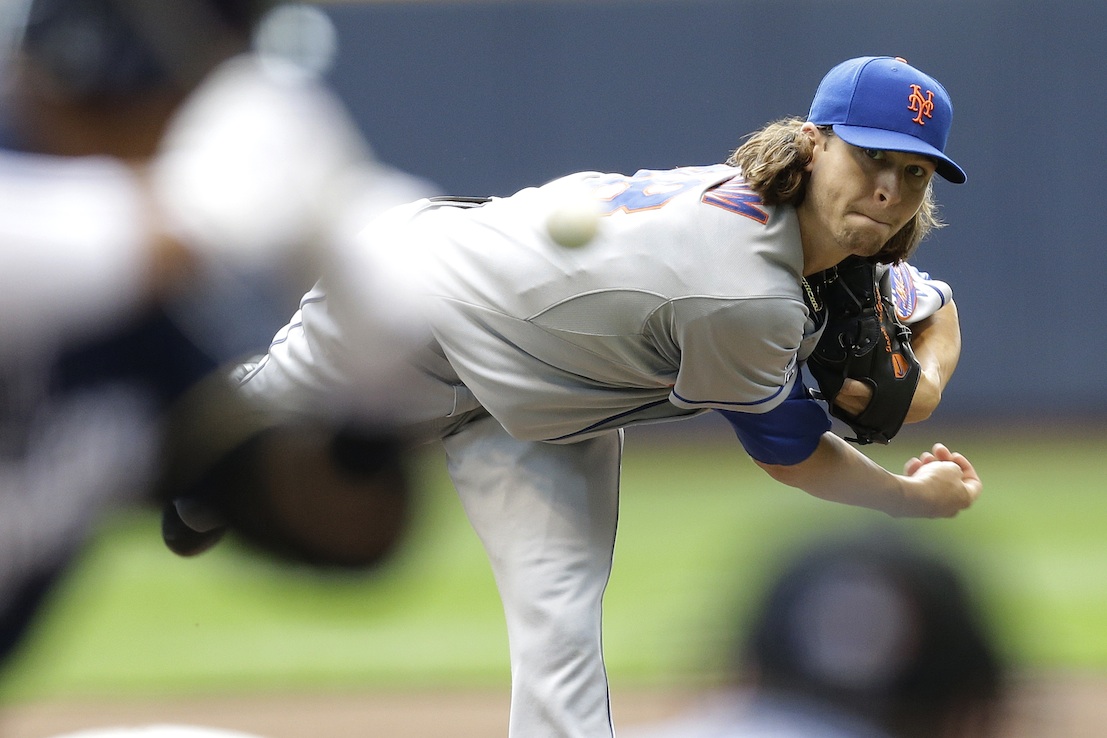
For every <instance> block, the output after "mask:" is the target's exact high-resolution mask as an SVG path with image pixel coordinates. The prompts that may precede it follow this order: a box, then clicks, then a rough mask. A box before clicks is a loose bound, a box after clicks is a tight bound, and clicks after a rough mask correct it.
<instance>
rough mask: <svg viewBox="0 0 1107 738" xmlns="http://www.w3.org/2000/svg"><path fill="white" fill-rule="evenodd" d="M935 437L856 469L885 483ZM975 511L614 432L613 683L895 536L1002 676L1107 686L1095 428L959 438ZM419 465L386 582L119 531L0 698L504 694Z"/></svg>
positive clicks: (486, 585) (474, 590)
mask: <svg viewBox="0 0 1107 738" xmlns="http://www.w3.org/2000/svg"><path fill="white" fill-rule="evenodd" d="M935 435H936V434H935V433H934V432H930V433H925V432H922V431H918V430H912V431H910V432H905V433H904V434H903V435H902V436H901V438H900V439H897V440H896V442H895V443H894V444H893V445H892V446H890V447H887V448H879V449H876V450H875V451H872V452H871V453H870V455H872V456H873V457H874V458H876V459H878V460H879V461H881V462H882V463H884V464H885V465H887V466H889V468H893V469H898V468H899V467H900V465H901V464H902V462H903V460H905V459H906V458H907V456H909V455H911V454H912V453H915V452H917V451H919V450H922V449H923V448H925V445H926V444H927V443H929V439H930V438H931V437H932V436H935ZM941 437H942V438H943V440H946V441H947V442H948V443H950V445H951V446H954V447H956V448H958V449H959V450H963V451H964V452H965V453H966V454H967V455H969V456H970V458H972V459H973V461H974V462H975V463H976V465H977V467H978V469H979V470H980V472H981V475H982V477H983V478H984V480H985V483H986V490H985V496H984V497H983V498H982V499H981V501H980V502H979V503H978V504H977V505H976V506H975V507H974V508H973V509H972V510H970V511H968V512H967V513H964V514H963V515H961V516H960V517H958V518H957V519H955V520H952V521H908V522H903V521H899V522H895V523H892V521H890V520H889V519H887V518H885V517H884V516H882V515H879V514H876V513H871V512H868V511H864V510H855V509H849V508H845V507H841V506H836V505H831V504H829V503H825V502H821V501H818V500H815V499H812V498H809V497H807V496H806V495H804V494H803V493H801V492H798V491H796V490H792V489H789V488H786V487H781V486H779V485H776V484H775V483H773V482H772V481H771V480H769V479H768V478H767V477H766V476H765V475H764V474H763V473H762V472H760V471H759V470H758V469H757V468H756V467H754V465H753V464H752V463H751V462H750V461H749V459H748V458H747V457H746V456H745V455H744V453H742V452H741V450H740V448H739V447H738V446H737V445H736V444H734V443H733V442H731V441H730V440H729V438H728V435H727V433H726V432H720V433H707V434H706V435H705V436H702V437H701V436H700V435H689V436H687V437H684V438H682V441H681V442H680V443H678V444H675V445H661V444H659V443H658V442H657V440H656V437H655V436H654V435H653V434H641V435H636V434H634V433H632V434H630V435H629V436H628V443H627V453H626V459H625V463H624V484H623V494H622V512H621V518H620V533H619V542H618V545H617V548H616V560H615V573H614V575H613V578H612V581H611V584H610V587H609V590H608V597H607V607H606V611H605V620H606V636H605V639H606V649H607V660H608V666H609V669H610V672H611V677H612V681H613V683H614V684H616V685H622V686H645V685H650V686H654V685H672V684H677V685H692V684H696V683H702V682H710V681H712V680H713V679H715V678H717V676H718V674H719V670H720V669H721V668H722V666H723V664H724V657H725V645H726V639H727V637H728V636H729V635H730V634H731V633H732V632H734V631H735V629H737V628H740V627H741V624H742V622H743V618H744V617H745V613H746V611H747V608H748V607H749V606H750V605H751V604H752V603H753V602H754V600H755V598H756V597H757V596H758V594H759V593H760V591H761V589H762V587H763V586H764V585H765V583H766V580H767V578H768V577H769V576H771V574H772V573H773V571H774V567H775V566H776V564H777V563H778V562H780V561H781V560H782V558H783V557H785V556H786V555H787V553H788V552H789V551H790V550H792V548H793V547H794V546H795V545H797V544H800V543H802V542H803V541H805V540H807V539H808V538H809V537H810V536H812V535H816V534H819V533H823V532H829V531H836V530H849V529H852V528H857V527H863V526H868V525H872V524H876V523H888V524H894V525H897V526H900V527H901V528H903V529H904V531H905V532H910V533H913V534H915V535H918V536H920V537H922V538H923V540H925V541H927V542H930V543H932V544H934V545H937V546H940V547H942V548H943V549H945V550H948V551H949V552H950V555H951V556H953V557H954V559H955V560H956V561H958V562H960V563H961V565H962V566H963V567H964V570H965V572H966V575H967V576H968V577H969V579H970V581H971V582H972V583H973V585H974V587H975V589H976V592H977V594H978V595H979V599H980V601H981V603H982V604H983V605H984V607H985V608H986V611H987V612H988V613H990V614H991V616H992V621H993V623H994V627H995V629H996V632H997V634H998V636H999V638H1000V639H1001V642H1002V643H1003V644H1004V646H1005V648H1006V649H1007V650H1008V652H1009V653H1010V655H1011V658H1012V660H1013V661H1014V663H1015V664H1016V665H1017V666H1020V667H1025V668H1028V669H1038V668H1048V669H1052V668H1059V669H1087V670H1095V671H1102V670H1105V669H1107V495H1105V489H1104V487H1105V485H1104V482H1103V472H1102V465H1103V461H1102V460H1103V458H1104V451H1103V450H1104V448H1107V431H1097V432H1092V433H1084V434H1077V433H1073V434H1072V436H1071V437H1065V436H1059V435H1058V434H1056V433H1049V432H1045V433H1043V434H1042V435H1041V437H1033V438H1032V437H1029V436H1026V435H1024V436H1017V435H1014V434H1006V433H1003V432H1002V431H997V432H996V433H991V434H985V433H983V432H977V433H969V432H968V431H960V430H953V431H952V432H948V433H947V432H942V433H941ZM441 467H442V464H441V460H440V458H439V456H438V455H436V454H433V453H432V454H429V455H428V456H427V457H426V460H425V463H423V464H420V473H421V474H422V476H423V478H424V484H423V495H422V497H421V500H420V505H419V514H418V517H417V519H416V524H415V527H414V529H413V530H412V531H411V534H410V537H409V539H408V541H407V543H406V545H405V546H404V547H403V549H402V550H401V551H400V552H399V553H398V555H397V556H396V557H395V558H394V559H393V560H391V562H390V563H389V564H388V565H387V566H385V567H384V568H383V569H381V570H379V571H377V572H374V573H371V574H363V575H358V576H334V575H327V576H321V575H319V574H317V573H314V572H310V571H306V570H300V569H294V568H290V567H288V566H283V565H280V564H275V563H273V562H270V561H267V560H264V559H261V558H258V557H255V556H253V555H251V554H249V553H248V552H245V551H243V550H241V549H238V548H236V547H235V546H233V545H224V546H221V547H219V548H217V549H215V550H214V551H212V552H209V553H208V554H205V555H204V556H202V557H199V558H197V559H193V560H182V559H178V558H175V557H174V556H173V555H171V554H170V553H169V552H168V551H167V550H165V549H164V547H163V546H162V544H161V541H160V537H159V533H158V524H157V517H156V515H155V514H154V513H152V512H145V511H139V512H133V513H128V514H126V515H121V516H118V517H117V518H113V519H112V520H111V521H110V522H109V523H108V524H107V525H106V526H105V528H104V530H103V531H102V533H101V534H100V535H98V536H97V538H96V539H95V540H94V542H93V544H92V545H91V546H90V548H89V550H88V553H87V555H86V556H85V557H84V559H83V560H82V561H81V563H80V565H79V566H78V567H77V568H75V569H74V570H73V571H72V572H71V574H70V575H69V576H68V578H67V580H66V581H65V582H64V585H63V587H62V588H61V589H60V591H59V592H58V593H57V596H56V597H55V598H54V599H53V601H52V603H51V606H50V608H49V610H48V612H47V613H46V616H45V617H44V618H43V619H42V621H41V623H40V626H39V628H38V629H37V630H36V632H35V633H34V636H33V638H32V639H31V640H30V642H29V643H28V644H27V647H26V648H25V650H24V651H23V653H22V654H21V655H20V657H19V658H18V659H17V660H16V662H15V663H14V664H13V665H12V668H10V669H9V670H8V673H7V674H6V677H5V680H4V682H3V685H2V692H0V697H3V698H4V699H6V700H8V701H17V702H18V701H23V700H29V699H44V698H51V697H72V696H98V695H104V696H116V695H127V696H136V695H143V696H145V695H148V696H156V695H161V694H168V693H172V694H182V693H210V692H223V693H226V692H231V691H240V692H256V691H265V690H346V689H349V690H354V689H366V688H374V689H375V688H397V689H403V688H407V687H414V686H422V687H426V686H434V687H443V686H458V687H461V686H501V685H502V686H504V687H505V688H506V685H507V683H508V670H507V652H506V639H505V635H504V626H503V619H502V615H501V613H500V609H499V602H498V599H497V596H496V592H495V588H494V586H493V583H492V580H491V575H490V574H489V572H488V568H487V566H486V564H485V561H484V558H483V552H482V551H481V549H480V546H479V543H478V542H477V540H476V538H475V536H474V535H473V534H472V532H471V531H470V530H469V528H468V525H467V523H466V521H465V519H464V516H463V514H462V512H461V509H460V506H459V505H458V503H457V501H456V499H455V498H454V496H453V493H452V490H451V488H450V487H449V484H448V482H447V481H446V478H445V475H444V472H443V471H442V468H441Z"/></svg>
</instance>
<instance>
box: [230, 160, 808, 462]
mask: <svg viewBox="0 0 1107 738" xmlns="http://www.w3.org/2000/svg"><path fill="white" fill-rule="evenodd" d="M581 191H587V192H589V193H591V196H592V197H594V198H596V201H597V202H598V203H599V204H600V207H601V208H602V209H603V212H604V213H605V215H604V216H603V217H602V218H601V220H600V226H599V230H598V233H597V235H596V237H595V238H594V239H593V240H592V241H591V242H590V243H588V244H587V245H585V246H584V247H582V248H578V249H566V248H563V247H561V246H559V245H557V244H556V243H554V242H553V240H552V239H551V238H550V235H549V233H548V231H547V230H546V222H547V217H548V216H549V214H550V213H552V212H553V211H555V210H556V208H557V207H558V206H559V205H560V204H561V203H563V202H565V201H567V200H570V199H572V198H574V197H578V196H579V194H580V192H581ZM360 248H361V249H362V252H361V253H360V254H358V257H359V258H361V259H362V260H363V261H361V262H360V263H361V264H362V267H361V268H354V269H352V270H347V272H346V274H344V275H339V276H336V277H335V278H334V280H336V281H338V282H339V283H340V284H341V283H342V282H345V283H348V285H349V286H350V291H351V292H353V291H355V290H354V289H353V285H355V284H356V287H357V289H360V290H366V289H373V288H374V287H373V286H374V285H376V286H378V287H380V288H385V287H386V286H388V285H392V284H394V283H395V280H393V279H389V280H386V281H387V283H388V285H386V284H382V280H381V277H380V275H381V274H388V275H397V274H399V275H402V279H401V281H402V282H404V283H408V284H410V282H411V281H412V280H414V282H416V283H417V284H416V286H413V287H412V289H414V290H417V291H418V292H419V293H420V294H425V295H426V296H427V299H426V300H425V302H423V303H422V312H423V315H424V316H425V319H426V323H427V325H428V326H429V330H430V332H431V333H432V334H433V336H434V338H435V339H436V341H437V345H438V347H439V348H440V351H441V354H442V356H444V357H445V359H447V360H448V364H449V367H450V369H451V370H452V372H454V373H456V378H455V377H453V376H441V374H443V372H442V371H441V370H440V369H438V368H435V367H432V364H433V362H432V361H430V360H429V359H426V358H425V357H417V358H416V363H418V364H420V366H422V368H423V369H424V370H427V371H430V372H431V373H438V374H439V375H440V376H439V378H440V379H442V380H444V381H445V382H447V383H449V384H451V385H454V386H456V385H457V384H462V385H463V386H464V388H465V390H466V391H467V393H468V392H471V393H472V395H473V396H475V399H476V402H479V403H480V404H481V405H483V406H484V407H485V408H486V409H487V410H488V411H489V412H490V413H491V414H492V415H493V416H494V417H495V418H496V419H497V420H498V421H499V422H500V423H501V424H502V425H503V426H504V427H505V428H506V429H507V430H508V431H509V432H510V433H511V434H512V435H514V436H515V437H517V438H520V439H524V440H562V441H564V440H569V439H577V438H580V437H582V436H584V435H587V434H592V433H595V432H599V431H602V430H604V429H610V428H614V427H620V426H625V425H629V424H632V423H639V422H644V421H649V420H657V419H662V418H666V417H672V416H677V415H686V414H690V413H694V412H697V411H699V410H703V409H710V408H722V409H736V410H744V411H749V412H765V411H768V410H771V409H772V408H773V407H775V406H776V404H778V403H779V402H780V401H782V400H783V398H784V396H785V394H786V389H787V387H788V386H789V385H790V384H791V382H792V380H793V378H794V376H795V373H796V371H797V356H798V353H799V352H800V350H801V343H802V341H803V338H804V334H805V323H807V322H808V318H809V315H808V310H807V308H806V307H805V304H804V301H803V297H802V292H801V287H800V277H801V274H802V266H803V256H802V250H801V247H800V240H799V228H798V224H797V221H796V217H795V213H794V210H793V209H792V208H790V207H784V208H770V207H765V206H763V205H761V204H760V202H759V200H758V198H757V197H756V196H755V195H754V194H753V193H752V192H750V191H749V189H748V188H747V187H746V185H745V184H744V182H743V181H742V179H741V178H740V174H739V171H738V170H737V169H734V168H732V167H727V166H722V165H718V166H708V167H688V168H679V169H674V170H667V171H640V172H638V173H637V174H635V175H633V176H624V175H617V174H603V173H595V172H589V173H582V174H576V175H571V176H569V177H565V178H562V179H559V180H555V181H554V182H551V183H549V184H547V185H544V186H542V187H537V188H530V189H526V190H522V191H521V192H519V193H517V194H515V195H513V196H512V197H508V198H499V199H493V200H491V201H490V202H488V203H487V204H484V205H482V206H480V207H456V206H451V205H449V204H443V203H434V202H432V201H426V200H424V201H420V202H418V203H414V204H412V205H410V206H406V207H405V208H402V209H401V210H400V211H394V212H392V213H390V214H388V215H386V216H384V217H383V218H381V219H379V220H378V221H377V222H376V224H374V225H373V226H372V227H370V228H369V229H367V231H366V232H365V233H364V234H363V237H362V240H361V244H360ZM351 275H352V276H351ZM366 285H369V286H368V287H367V286H366ZM338 291H339V292H341V290H338ZM328 301H329V302H331V303H336V304H328ZM356 301H357V298H351V299H350V300H348V301H347V300H344V299H343V298H341V297H336V298H333V299H332V298H328V297H327V294H326V289H323V288H322V287H321V288H319V289H317V290H315V291H313V292H312V293H311V294H309V296H308V297H307V298H305V301H304V303H303V305H302V308H301V311H300V312H299V313H298V314H297V316H296V317H295V318H294V320H293V322H292V323H290V325H289V326H288V327H287V328H286V329H285V330H284V331H282V333H281V334H280V335H279V336H278V339H277V341H275V343H274V346H273V347H272V349H271V351H270V353H269V356H268V357H267V359H266V363H267V364H268V366H263V367H262V368H261V371H260V372H259V373H258V376H256V377H255V378H253V379H251V380H250V381H249V384H254V383H255V382H256V383H257V384H256V387H255V388H252V389H254V391H256V392H257V393H258V394H266V395H269V396H272V395H273V394H278V395H280V394H290V393H292V394H297V393H301V391H302V389H303V388H304V387H305V386H308V385H313V384H315V385H318V384H319V383H324V384H331V385H342V384H345V383H352V384H353V385H354V386H356V385H357V382H356V381H354V380H351V375H354V374H358V373H363V370H364V366H365V362H372V361H375V360H379V357H378V359H373V358H372V357H371V356H370V354H371V353H373V352H375V353H377V354H380V353H381V352H382V351H387V349H385V348H384V347H381V346H376V347H374V349H373V352H370V351H366V350H364V348H362V347H359V346H358V345H351V344H359V343H364V341H361V342H359V341H358V340H357V339H356V338H352V337H353V336H357V335H359V334H361V335H364V333H365V331H364V326H365V324H366V321H365V320H364V319H359V318H358V317H357V315H355V314H353V313H357V312H359V311H358V310H356V309H354V310H351V311H344V310H343V309H342V305H343V304H347V303H348V304H351V305H353V303H355V302H356ZM359 320H360V321H361V322H360V323H359ZM810 327H811V326H810V325H807V328H808V332H809V329H810ZM374 331H375V332H376V333H378V334H379V333H380V331H379V327H378V328H374ZM414 384H416V385H418V382H415V383H414ZM310 394H311V393H308V395H310ZM301 396H303V395H301ZM389 397H390V399H391V400H392V401H395V399H396V395H395V394H394V393H389ZM411 401H412V403H413V408H412V412H411V413H410V415H411V416H412V419H414V420H422V419H427V418H426V417H419V416H420V415H422V416H426V415H428V414H434V413H436V412H440V414H442V415H448V414H450V413H451V412H456V411H457V409H458V407H457V395H456V393H451V394H450V396H449V397H448V398H446V399H444V400H443V405H442V406H441V407H439V408H431V407H425V405H426V404H427V402H428V396H427V395H426V393H425V392H421V391H416V392H414V393H413V396H412V397H411ZM416 406H417V407H418V409H415V408H416Z"/></svg>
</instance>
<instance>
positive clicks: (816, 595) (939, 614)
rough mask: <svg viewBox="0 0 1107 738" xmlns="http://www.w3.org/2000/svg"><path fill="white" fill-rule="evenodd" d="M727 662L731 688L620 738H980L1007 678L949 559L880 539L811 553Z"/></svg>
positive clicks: (898, 534)
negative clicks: (731, 659) (679, 713)
mask: <svg viewBox="0 0 1107 738" xmlns="http://www.w3.org/2000/svg"><path fill="white" fill-rule="evenodd" d="M739 639H740V641H739V643H738V645H737V648H736V649H735V651H734V653H735V656H736V658H735V660H734V663H733V664H732V666H733V674H732V677H733V686H732V688H730V689H728V690H726V691H723V692H721V693H720V694H719V695H717V696H715V697H714V698H713V699H712V700H711V701H709V702H706V703H705V704H702V705H699V706H697V707H696V708H693V709H689V710H687V711H685V712H684V713H683V714H682V715H680V716H678V717H676V718H673V719H671V720H669V721H666V722H663V723H658V724H655V725H653V726H642V727H639V728H637V729H634V730H628V731H626V733H627V738H754V737H760V738H768V737H769V736H773V738H815V737H816V736H817V737H818V738H988V737H989V736H996V735H998V734H999V733H998V730H999V728H1000V723H1001V720H1000V718H1001V713H1002V700H1003V697H1004V692H1005V689H1004V675H1005V668H1004V665H1003V660H1002V658H1001V655H1000V651H999V647H998V645H997V643H996V642H995V640H994V638H993V636H992V633H991V630H990V625H989V623H988V621H987V619H986V618H985V616H984V613H983V611H982V610H981V609H980V607H979V605H978V604H977V603H976V602H975V601H974V599H973V597H972V596H971V593H970V588H969V581H968V579H967V578H966V577H965V576H964V575H963V574H962V572H961V571H960V569H959V568H958V566H957V565H956V564H955V563H954V562H953V561H952V560H950V559H948V558H946V557H944V556H940V555H939V554H937V553H936V552H934V551H931V550H930V549H929V548H928V547H926V546H924V545H923V544H921V543H919V542H916V541H913V540H912V539H911V538H910V537H904V536H903V532H902V531H897V530H894V529H880V530H875V531H869V532H867V533H863V534H857V535H849V536H840V537H837V538H827V539H823V540H819V541H815V542H812V543H809V544H808V545H805V546H804V547H803V548H802V550H800V551H798V552H796V553H795V554H794V555H792V556H790V557H789V563H788V564H787V565H786V566H785V567H784V568H783V570H782V571H781V572H780V573H779V574H778V575H777V576H776V577H775V578H774V579H773V580H772V583H771V584H770V586H769V588H768V591H767V593H766V594H765V596H764V599H763V600H762V602H761V604H760V605H759V607H758V609H757V611H756V613H755V616H754V618H753V619H752V622H751V625H750V627H749V629H748V630H747V631H744V632H743V633H742V634H740V636H739Z"/></svg>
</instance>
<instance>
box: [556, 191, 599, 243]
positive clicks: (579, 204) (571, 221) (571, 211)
mask: <svg viewBox="0 0 1107 738" xmlns="http://www.w3.org/2000/svg"><path fill="white" fill-rule="evenodd" d="M599 229H600V208H599V205H598V204H597V203H596V201H595V199H593V198H592V197H589V196H588V195H587V194H580V195H573V196H570V197H566V198H565V199H564V200H562V202H561V203H560V204H558V206H557V207H555V208H554V209H553V211H552V212H551V213H550V215H549V217H548V218H547V219H546V230H547V231H548V232H549V234H550V238H552V239H553V240H554V242H555V243H557V244H558V245H560V246H564V247H565V248H569V249H576V248H580V247H581V246H585V245H587V244H588V243H590V242H591V241H592V239H593V238H595V237H596V233H597V232H598V231H599Z"/></svg>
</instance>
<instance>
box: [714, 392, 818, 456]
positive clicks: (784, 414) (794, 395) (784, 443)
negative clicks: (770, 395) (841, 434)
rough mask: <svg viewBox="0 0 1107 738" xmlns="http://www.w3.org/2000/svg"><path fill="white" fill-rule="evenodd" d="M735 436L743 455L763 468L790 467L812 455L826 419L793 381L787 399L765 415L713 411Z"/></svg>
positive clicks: (807, 395)
mask: <svg viewBox="0 0 1107 738" xmlns="http://www.w3.org/2000/svg"><path fill="white" fill-rule="evenodd" d="M716 412H718V413H720V414H721V415H722V416H723V417H724V418H726V420H727V422H728V423H730V425H731V427H732V428H734V432H735V433H736V434H737V435H738V440H739V441H740V442H741V444H742V447H743V448H745V449H746V453H748V454H749V455H750V456H752V457H753V458H754V459H756V460H757V461H760V462H761V463H763V464H780V465H782V466H791V465H793V464H798V463H799V462H801V461H803V460H804V459H806V458H807V457H809V456H810V455H811V454H813V453H814V452H815V448H816V447H817V446H818V445H819V439H820V438H822V435H823V433H826V432H827V431H828V430H830V417H829V416H828V415H827V414H826V411H825V410H823V407H822V405H820V404H819V403H818V402H816V401H815V400H813V399H812V398H811V395H810V394H809V393H808V391H807V388H806V387H804V386H803V381H802V380H801V379H799V378H798V377H797V378H796V381H795V383H794V384H793V385H792V389H791V391H789V393H788V397H787V399H785V400H784V402H782V403H780V404H779V405H777V406H776V407H775V408H773V409H772V410H770V411H769V412H767V413H761V414H756V413H740V412H735V411H733V410H717V411H716Z"/></svg>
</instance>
